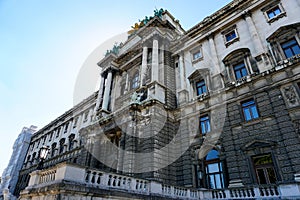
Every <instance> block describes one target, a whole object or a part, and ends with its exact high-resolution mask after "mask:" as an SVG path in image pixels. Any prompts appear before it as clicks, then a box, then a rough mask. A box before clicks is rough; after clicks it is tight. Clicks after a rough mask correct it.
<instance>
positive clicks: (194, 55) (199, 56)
mask: <svg viewBox="0 0 300 200" xmlns="http://www.w3.org/2000/svg"><path fill="white" fill-rule="evenodd" d="M201 57H202V54H201V52H200V50H198V51H196V52H194V53H193V60H197V59H198V58H201Z"/></svg>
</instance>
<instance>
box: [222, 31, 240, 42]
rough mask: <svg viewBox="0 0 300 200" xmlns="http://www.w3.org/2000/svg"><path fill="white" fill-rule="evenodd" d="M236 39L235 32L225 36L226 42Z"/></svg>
mask: <svg viewBox="0 0 300 200" xmlns="http://www.w3.org/2000/svg"><path fill="white" fill-rule="evenodd" d="M236 37H237V35H236V32H235V30H232V31H230V32H229V33H227V34H225V39H226V42H229V41H231V40H233V39H235V38H236Z"/></svg>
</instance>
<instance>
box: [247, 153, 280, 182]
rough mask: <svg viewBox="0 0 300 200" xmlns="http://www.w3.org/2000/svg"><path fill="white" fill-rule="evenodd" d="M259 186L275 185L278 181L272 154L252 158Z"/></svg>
mask: <svg viewBox="0 0 300 200" xmlns="http://www.w3.org/2000/svg"><path fill="white" fill-rule="evenodd" d="M252 161H253V164H254V168H255V172H256V177H257V181H258V184H274V183H276V181H277V178H276V173H275V168H274V165H273V160H272V156H271V154H267V155H261V156H255V157H253V158H252Z"/></svg>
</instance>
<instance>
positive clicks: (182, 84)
mask: <svg viewBox="0 0 300 200" xmlns="http://www.w3.org/2000/svg"><path fill="white" fill-rule="evenodd" d="M179 72H180V74H179V78H180V89H185V88H186V83H185V72H184V66H183V55H180V56H179Z"/></svg>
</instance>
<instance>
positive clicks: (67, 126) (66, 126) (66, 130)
mask: <svg viewBox="0 0 300 200" xmlns="http://www.w3.org/2000/svg"><path fill="white" fill-rule="evenodd" d="M68 128H69V123H66V125H65V130H64V133H66V132H68Z"/></svg>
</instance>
